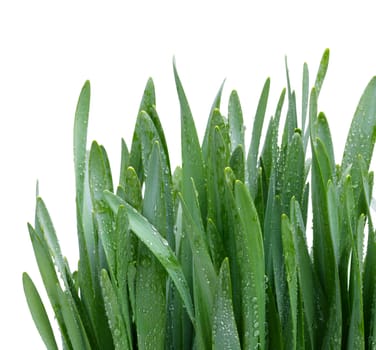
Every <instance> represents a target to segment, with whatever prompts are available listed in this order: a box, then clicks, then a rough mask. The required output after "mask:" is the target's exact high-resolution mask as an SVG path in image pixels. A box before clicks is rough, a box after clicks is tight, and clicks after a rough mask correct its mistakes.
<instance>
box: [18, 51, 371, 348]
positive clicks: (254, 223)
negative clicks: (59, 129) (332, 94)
mask: <svg viewBox="0 0 376 350" xmlns="http://www.w3.org/2000/svg"><path fill="white" fill-rule="evenodd" d="M328 62H329V51H328V50H326V51H325V52H324V54H323V57H322V60H321V62H320V65H319V68H318V72H317V74H316V77H315V83H314V86H313V87H312V88H311V90H310V87H309V81H310V79H309V70H308V66H307V64H304V66H303V79H302V94H301V97H302V100H301V111H300V112H298V109H297V94H296V92H295V91H294V90H293V89H292V86H291V81H290V76H289V70H288V67H287V61H286V77H287V90H286V89H284V90H282V93H281V95H280V98H279V101H278V103H277V107H276V110H275V113H274V115H273V116H272V117H271V119H270V121H269V123H268V126H267V127H266V132H265V133H263V132H262V131H263V129H265V127H264V120H265V116H266V113H267V108H268V95H269V90H270V79H269V78H268V79H267V80H266V82H265V84H264V86H263V88H262V91H261V94H260V99H259V103H258V107H257V110H256V113H255V118H254V122H253V130H252V138H251V142H250V146H249V148H248V152H246V151H245V147H246V146H245V142H244V130H245V127H244V125H243V123H244V122H243V114H242V108H241V104H240V101H239V97H238V95H237V93H236V92H235V91H233V92H232V93H231V94H230V98H229V103H228V116H224V115H223V114H222V113H221V100H222V90H223V84H222V85H221V87H220V89H219V91H218V93H217V95H216V97H215V99H214V102H213V103H212V107H211V110H210V115H209V118H208V123H207V128H206V131H205V137H204V140H203V142H202V144H200V141H199V138H198V135H197V131H196V127H195V124H194V120H193V116H192V113H191V110H190V107H189V104H188V99H187V96H186V94H185V91H184V88H183V85H182V83H181V80H180V77H179V75H178V73H177V69H176V65H175V62H174V65H173V71H174V77H175V83H176V87H177V93H178V99H179V102H180V109H181V142H182V144H181V146H182V147H181V149H182V167H181V168H180V167H178V168H177V169H176V170H175V172H174V173H173V174H172V171H171V164H170V158H169V154H168V152H169V149H168V145H167V142H166V138H165V135H164V131H163V128H162V124H161V121H160V119H159V116H158V113H157V109H156V96H155V89H154V84H153V81H152V80H151V79H149V80H148V82H147V84H146V87H145V91H144V95H143V97H142V101H141V104H140V108H139V114H138V117H137V121H136V125H135V129H134V134H133V139H132V144H131V147H130V150H129V148H128V146H127V144H126V142H125V141H124V140H122V143H121V165H120V177H119V184H118V185H117V187H114V183H113V178H112V172H111V167H110V164H109V160H108V157H107V153H106V150H105V148H104V147H103V146H101V145H99V144H98V143H97V142H95V141H94V142H92V144H91V147H90V149H89V150H88V147H87V127H88V116H89V105H90V84H89V83H88V82H86V83H85V85H84V87H83V89H82V91H81V95H80V98H79V101H78V105H77V110H76V116H75V123H74V147H73V149H74V164H75V175H76V212H77V232H78V243H79V254H80V259H79V263H78V266H77V271H74V272H72V271H71V270H70V267H69V265H68V262H67V261H66V259H65V258H64V257H63V254H62V252H61V250H60V247H59V243H58V239H57V234H56V232H55V229H54V226H53V224H52V220H51V217H50V215H49V213H48V210H47V207H46V205H45V203H44V202H43V200H42V199H41V198H40V197H39V196H38V197H37V201H36V215H35V224H34V227H33V226H32V225H30V224H29V225H28V229H29V234H30V238H31V242H32V246H33V249H34V253H35V257H36V260H37V263H38V267H39V270H40V274H41V277H42V280H43V284H44V286H45V288H46V291H47V295H48V298H49V300H50V303H51V306H52V309H53V311H54V313H55V318H56V321H57V324H58V326H59V330H60V333H61V342H62V345H63V348H64V349H75V350H81V349H106V350H111V349H119V350H120V349H135V348H137V349H138V348H139V349H153V350H154V349H343V348H347V349H374V348H375V344H376V338H375V337H376V311H375V310H376V271H375V266H376V239H375V236H376V234H375V231H374V227H373V222H372V215H371V210H370V205H371V201H372V188H373V173H372V172H369V166H370V162H371V157H372V153H373V147H374V143H375V132H376V131H375V130H376V78H373V79H372V80H371V81H370V83H369V84H368V86H367V87H366V89H365V91H364V93H363V95H362V97H361V99H360V102H359V105H358V108H357V109H356V112H355V115H354V118H353V122H352V124H351V127H350V131H349V134H348V138H347V142H346V146H345V150H344V154H343V159H342V162H341V164H340V165H336V161H335V157H334V151H333V144H332V137H331V133H330V128H329V122H328V119H327V117H326V116H325V114H324V113H321V112H320V113H319V109H318V99H319V95H320V93H321V90H322V86H323V81H324V78H325V75H326V72H327V68H328ZM286 97H287V106H286V108H287V110H286V114H285V118H283V111H284V104H285V99H286ZM299 114H300V115H299ZM282 121H284V125H283V126H282V125H281V122H282ZM280 130H282V137H281V144H279V143H278V140H279V132H280ZM263 134H265V136H264V139H263V144H262V142H261V141H262V135H263ZM260 146H262V147H260ZM310 156H311V158H310ZM309 174H310V179H311V180H310V181H311V184H310V183H309V182H308V181H309ZM310 187H311V190H310ZM309 192H311V193H312V195H311V200H312V220H313V231H312V235H313V244H312V251H311V250H310V247H309V245H308V240H307V234H308V230H307V227H310V223H309V222H307V220H308V219H307V218H308V204H309ZM366 234H368V241H367V243H366V245H367V246H366V249H363V245H364V241H365V236H366ZM23 285H24V291H25V294H26V298H27V302H28V305H29V308H30V311H31V315H32V317H33V319H34V322H35V323H36V326H37V329H38V331H39V333H40V335H41V337H42V340H43V341H44V343H45V345H46V347H47V348H48V349H54V350H55V349H57V348H58V346H57V343H58V342H57V341H56V339H55V335H54V333H53V330H52V327H51V324H50V320H49V318H48V314H47V312H46V310H45V307H44V305H43V303H42V300H41V298H40V296H39V293H38V291H37V289H36V287H35V285H34V283H33V281H32V280H31V278H30V277H29V276H28V275H27V274H26V273H25V274H24V275H23Z"/></svg>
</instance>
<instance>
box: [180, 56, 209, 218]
mask: <svg viewBox="0 0 376 350" xmlns="http://www.w3.org/2000/svg"><path fill="white" fill-rule="evenodd" d="M173 69H174V76H175V84H176V89H177V93H178V97H179V102H180V113H181V117H180V120H181V150H182V169H183V179H182V195H183V198H184V200H185V201H186V203H187V205H188V207H191V206H193V205H194V201H195V199H194V197H192V194H191V178H193V180H194V182H195V185H196V188H197V191H198V199H199V204H200V209H201V216H202V218H203V219H206V212H207V208H206V183H205V178H206V177H205V170H204V162H203V158H202V152H201V147H200V143H199V140H198V136H197V131H196V127H195V124H194V121H193V117H192V112H191V109H190V107H189V104H188V100H187V97H186V95H185V92H184V89H183V86H182V84H181V81H180V78H179V75H178V72H177V69H176V64H175V60H174V62H173Z"/></svg>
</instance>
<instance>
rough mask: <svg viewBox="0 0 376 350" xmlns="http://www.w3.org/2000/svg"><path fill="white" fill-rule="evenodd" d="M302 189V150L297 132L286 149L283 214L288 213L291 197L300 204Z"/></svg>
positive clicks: (301, 143) (300, 139)
mask: <svg viewBox="0 0 376 350" xmlns="http://www.w3.org/2000/svg"><path fill="white" fill-rule="evenodd" d="M303 188H304V148H303V142H302V138H301V136H300V133H299V132H296V133H294V136H293V137H292V139H291V143H290V144H289V146H288V148H287V156H286V160H285V165H284V171H283V181H282V208H283V211H284V213H285V214H288V213H289V212H290V201H291V198H292V197H293V196H295V198H296V200H297V201H298V202H299V203H300V202H301V200H302V197H303Z"/></svg>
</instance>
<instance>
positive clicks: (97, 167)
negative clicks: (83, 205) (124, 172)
mask: <svg viewBox="0 0 376 350" xmlns="http://www.w3.org/2000/svg"><path fill="white" fill-rule="evenodd" d="M88 175H89V187H90V194H91V199H92V203H93V214H94V218H95V222H94V223H95V225H97V227H98V232H99V242H100V243H99V245H98V251H99V259H100V261H99V264H100V267H101V268H103V267H106V266H107V264H108V266H109V270H110V273H111V276H114V271H115V250H116V245H115V244H116V242H113V240H112V235H113V227H112V222H113V214H112V211H111V210H110V208H109V207H108V205H107V203H106V202H105V201H104V198H103V191H104V190H109V191H113V187H112V177H111V173H110V170H109V165H108V164H107V157H106V155H105V152H104V151H103V149H102V148H101V147H100V146H99V145H98V144H97V143H96V142H95V141H94V142H93V143H92V145H91V149H90V155H89V174H88ZM103 253H104V255H105V256H102V254H103Z"/></svg>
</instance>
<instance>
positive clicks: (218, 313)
mask: <svg viewBox="0 0 376 350" xmlns="http://www.w3.org/2000/svg"><path fill="white" fill-rule="evenodd" d="M212 338H213V349H214V350H220V349H221V350H222V349H223V350H225V349H226V350H237V349H239V350H240V349H241V348H240V341H239V336H238V331H237V329H236V323H235V318H234V311H233V308H232V292H231V278H230V266H229V262H228V258H226V259H225V260H223V263H222V265H221V268H220V271H219V279H218V288H217V292H216V296H215V300H214V318H213V335H212Z"/></svg>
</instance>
